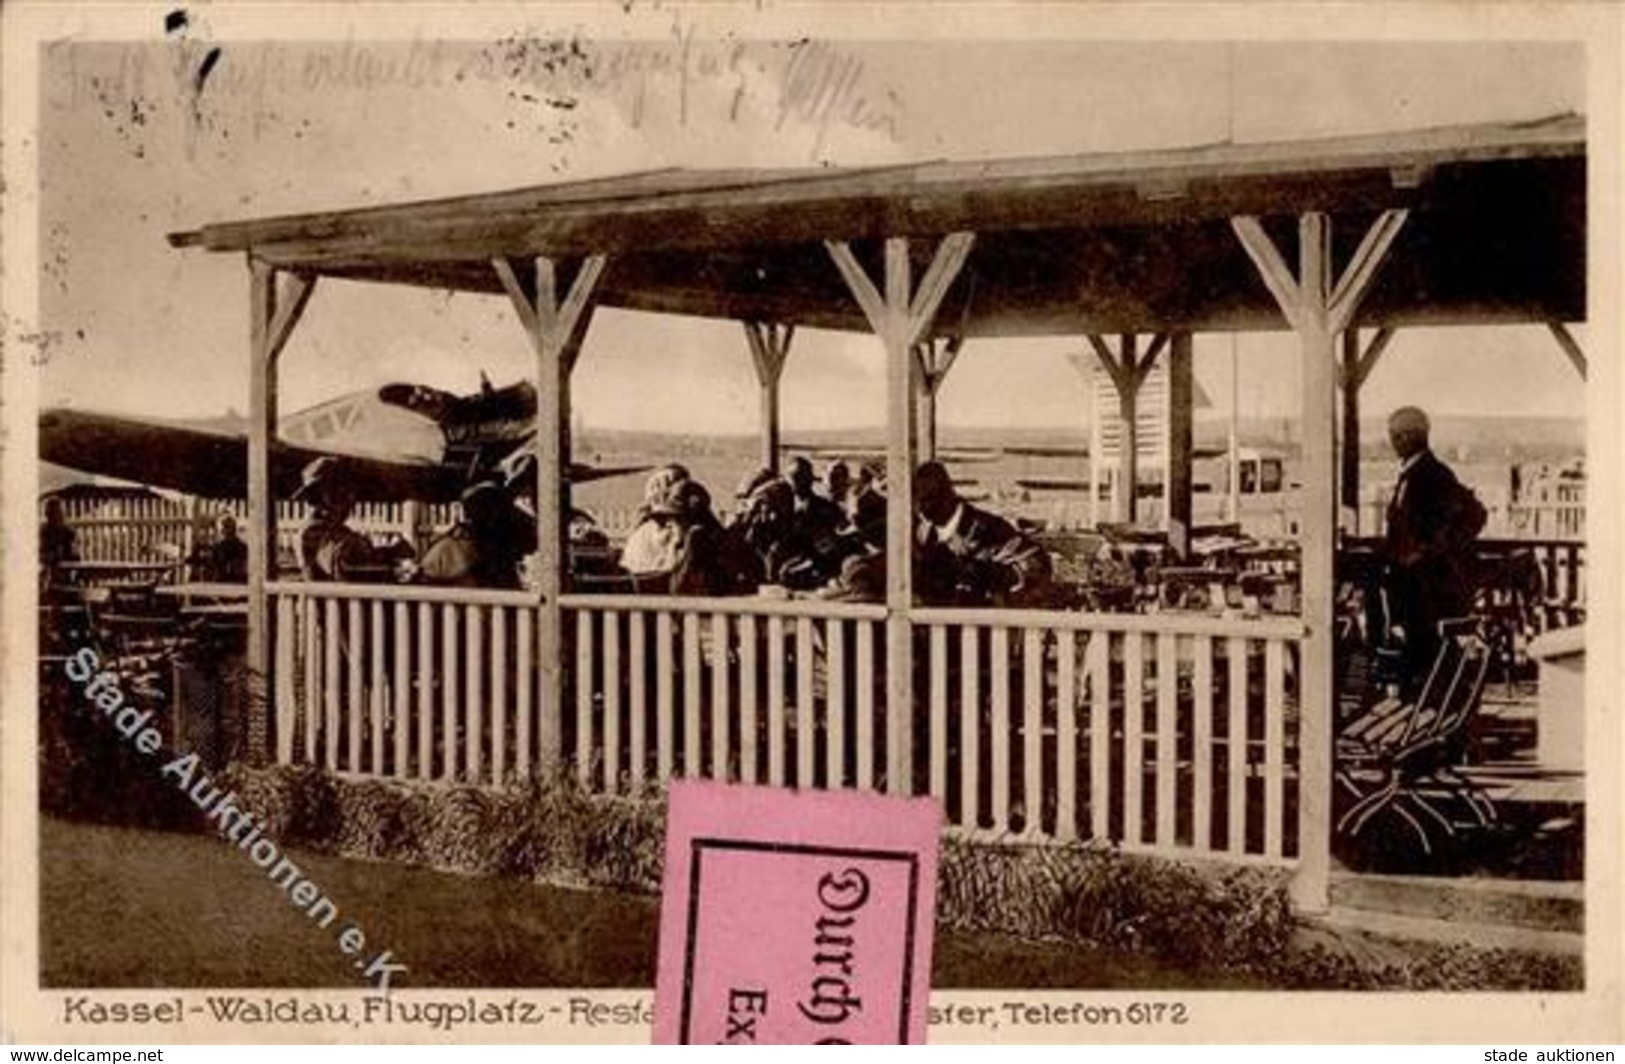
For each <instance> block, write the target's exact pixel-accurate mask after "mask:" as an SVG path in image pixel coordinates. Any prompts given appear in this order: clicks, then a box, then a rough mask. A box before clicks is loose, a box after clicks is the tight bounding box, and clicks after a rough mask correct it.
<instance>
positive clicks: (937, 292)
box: [825, 233, 974, 794]
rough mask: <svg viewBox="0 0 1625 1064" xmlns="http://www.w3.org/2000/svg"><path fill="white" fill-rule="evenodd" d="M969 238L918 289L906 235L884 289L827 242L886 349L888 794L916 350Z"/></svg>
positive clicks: (897, 731) (908, 665) (897, 766)
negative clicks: (876, 285) (878, 287)
mask: <svg viewBox="0 0 1625 1064" xmlns="http://www.w3.org/2000/svg"><path fill="white" fill-rule="evenodd" d="M973 241H974V236H973V234H971V233H951V234H949V235H948V236H947V237H945V238H943V241H942V243H941V244H940V245H939V246H938V247H937V249H936V252H935V253H934V254H933V255H932V258H931V264H930V266H929V267H927V269H926V272H925V276H924V278H922V279H921V281H920V284H919V287H918V289H916V288H915V287H914V286H913V284H912V279H911V276H910V263H909V244H908V240H907V239H906V238H904V237H890V238H888V239H887V240H886V247H885V291H884V294H882V292H881V291H880V290H878V289H877V288H876V287H875V284H874V282H873V281H871V280H870V279H869V274H868V271H866V270H865V269H864V267H863V265H862V264H861V263H860V262H858V260H857V256H855V255H854V254H853V253H852V249H851V248H850V247H849V246H848V245H847V244H846V243H844V242H842V241H829V242H827V243H826V245H825V246H826V247H827V248H828V250H829V254H830V257H831V258H832V259H834V261H835V266H836V268H837V269H838V270H840V272H841V276H842V277H843V278H844V279H845V281H846V284H847V287H848V288H849V289H850V290H851V292H852V296H853V298H854V299H856V300H857V303H858V305H859V306H860V307H861V308H862V309H863V312H864V316H865V317H866V318H868V320H869V324H870V326H871V327H872V328H873V329H874V330H875V333H876V335H878V336H879V337H880V339H881V341H882V342H883V343H884V344H885V346H886V719H887V723H888V727H887V742H886V788H887V790H888V791H889V792H890V793H892V794H910V793H912V792H913V790H914V764H915V757H914V709H915V706H914V639H913V631H912V629H911V622H910V620H909V611H910V609H911V608H912V606H913V604H914V589H913V578H912V570H913V543H914V460H915V455H914V454H913V446H912V443H913V439H912V437H913V428H914V415H915V409H914V400H915V387H916V386H915V384H914V376H915V372H914V371H915V365H916V362H915V353H914V348H915V345H917V344H918V343H919V342H920V341H921V340H922V339H923V338H924V337H925V335H926V333H927V332H928V331H929V329H930V327H931V322H932V321H933V319H934V318H935V317H936V313H937V308H938V307H940V306H941V304H942V298H943V296H945V295H946V294H947V291H948V287H949V286H950V285H951V284H952V283H953V280H954V278H955V277H956V276H957V275H958V274H959V271H960V269H961V267H963V266H964V263H965V259H966V257H967V256H968V255H969V254H970V249H971V244H972V243H973Z"/></svg>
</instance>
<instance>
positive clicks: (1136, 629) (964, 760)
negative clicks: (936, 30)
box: [271, 584, 1302, 862]
mask: <svg viewBox="0 0 1625 1064" xmlns="http://www.w3.org/2000/svg"><path fill="white" fill-rule="evenodd" d="M271 593H272V599H273V602H274V615H275V621H276V635H275V642H274V653H275V658H274V662H275V674H276V677H277V684H276V698H275V705H276V742H277V756H278V759H279V760H280V761H282V762H284V763H301V764H315V765H320V766H322V767H325V768H327V769H329V770H332V771H336V772H344V773H356V774H361V775H367V776H379V777H387V778H395V779H426V780H440V781H461V782H466V783H474V784H479V785H485V786H505V785H511V784H513V783H514V782H516V781H519V780H522V779H524V778H526V777H527V776H528V774H529V773H530V772H531V770H532V768H533V767H534V766H536V765H538V759H539V757H540V756H541V751H542V750H543V749H546V748H547V747H548V743H545V742H544V741H543V738H542V732H543V729H544V727H545V728H549V729H554V728H556V729H557V731H556V733H555V734H552V735H550V736H549V741H550V742H551V743H553V744H556V745H554V746H553V748H554V749H558V750H559V751H560V752H561V754H562V757H563V759H564V761H565V767H566V769H567V771H569V772H571V773H572V774H573V775H574V776H575V778H576V779H577V780H578V781H579V782H580V783H581V784H582V785H583V786H584V787H586V788H587V789H589V790H591V791H593V792H597V793H605V794H616V793H623V792H626V791H628V790H631V789H634V788H637V787H638V786H640V785H641V784H643V783H645V782H646V781H650V780H666V779H670V778H673V777H702V778H707V779H717V780H731V781H739V782H745V783H765V784H770V785H775V786H794V787H800V788H825V789H832V788H857V789H863V790H902V791H904V792H907V793H929V794H932V795H934V796H935V797H937V798H938V799H939V800H940V801H941V802H942V803H943V808H944V810H945V813H946V815H947V819H948V823H949V824H950V826H951V827H952V828H953V829H954V830H956V831H959V832H962V833H965V834H968V835H974V836H988V837H1009V836H1012V835H1015V836H1020V837H1025V838H1032V839H1053V840H1070V839H1079V838H1089V839H1100V840H1110V841H1112V842H1115V843H1119V844H1121V845H1122V846H1123V847H1124V848H1126V849H1136V850H1156V851H1165V852H1170V853H1184V854H1188V855H1191V854H1197V855H1199V854H1207V855H1222V856H1224V857H1226V858H1229V859H1239V860H1247V861H1251V860H1262V861H1269V862H1290V861H1292V860H1293V859H1295V857H1296V854H1297V846H1298V829H1297V809H1298V795H1297V787H1298V743H1297V730H1298V729H1297V713H1298V702H1299V700H1298V684H1297V675H1298V673H1297V667H1296V660H1297V653H1298V651H1297V646H1298V642H1299V640H1300V639H1301V636H1302V629H1301V626H1300V625H1299V624H1298V623H1297V622H1296V621H1293V620H1290V619H1285V620H1240V621H1229V620H1225V621H1220V620H1216V619H1207V618H1202V617H1195V616H1184V615H1170V616H1155V617H1152V616H1134V615H1116V614H1060V613H1048V612H1045V613H1039V612H995V611H966V610H923V609H922V610H916V611H915V612H914V615H913V617H912V618H911V620H912V625H913V628H914V632H915V646H916V658H915V670H916V705H915V706H914V707H910V709H909V710H908V712H909V713H912V718H911V719H912V720H913V721H914V722H915V725H914V727H913V728H912V729H906V728H904V727H903V726H902V725H903V723H904V720H905V718H904V717H903V716H902V715H901V714H898V713H888V712H887V706H886V668H887V663H886V661H885V654H884V647H885V640H884V626H885V611H884V609H883V608H881V607H879V606H870V605H856V604H836V603H823V602H785V601H777V600H770V599H689V598H659V597H653V598H651V597H637V596H596V595H568V596H565V598H564V600H563V603H562V605H563V608H564V614H565V633H566V648H565V651H564V655H563V664H564V667H565V669H566V673H567V684H566V701H565V704H564V710H563V712H562V713H561V714H560V717H559V719H558V720H556V721H543V720H542V719H540V716H539V713H538V707H539V698H538V690H537V687H536V684H537V675H538V673H537V668H536V665H537V661H536V658H535V653H534V647H535V617H534V612H533V611H534V610H535V606H534V602H533V600H532V599H531V598H530V597H529V596H527V595H526V594H524V593H516V592H470V591H466V590H436V589H426V588H410V587H406V588H402V587H355V586H339V585H303V584H273V585H272V588H271ZM909 731H912V740H911V745H910V746H909V748H908V749H907V750H903V749H901V747H900V745H899V744H900V743H903V742H905V741H907V740H905V739H904V736H905V734H907V733H908V732H909ZM893 764H895V765H900V766H905V767H904V768H903V769H902V771H905V772H907V773H908V776H909V778H908V779H906V780H903V781H897V782H900V784H901V786H900V787H899V786H895V785H894V781H892V780H890V779H888V776H887V772H888V770H887V766H888V765H893Z"/></svg>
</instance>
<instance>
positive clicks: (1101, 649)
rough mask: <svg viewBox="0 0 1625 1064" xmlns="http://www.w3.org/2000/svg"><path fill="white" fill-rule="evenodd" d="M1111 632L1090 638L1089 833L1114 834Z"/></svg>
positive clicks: (1101, 837)
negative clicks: (1112, 808) (1112, 802)
mask: <svg viewBox="0 0 1625 1064" xmlns="http://www.w3.org/2000/svg"><path fill="white" fill-rule="evenodd" d="M1114 638H1117V637H1116V636H1114V635H1113V633H1111V632H1095V633H1094V634H1092V635H1091V636H1090V637H1089V649H1088V650H1087V652H1086V653H1087V655H1088V658H1087V661H1086V662H1085V667H1086V672H1085V682H1086V683H1088V685H1089V834H1090V837H1091V838H1094V839H1096V840H1100V841H1104V840H1105V839H1109V838H1110V837H1111V821H1110V819H1109V818H1110V816H1111V807H1112V804H1111V753H1112V717H1111V712H1112V710H1111V705H1112V702H1111V668H1110V666H1111V641H1112V640H1113V639H1114Z"/></svg>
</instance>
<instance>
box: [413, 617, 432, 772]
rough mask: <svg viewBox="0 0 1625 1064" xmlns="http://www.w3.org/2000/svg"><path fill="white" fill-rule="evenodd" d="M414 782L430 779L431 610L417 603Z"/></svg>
mask: <svg viewBox="0 0 1625 1064" xmlns="http://www.w3.org/2000/svg"><path fill="white" fill-rule="evenodd" d="M417 614H418V618H417V619H418V662H417V664H418V779H423V780H426V779H432V778H434V687H435V684H434V680H435V667H434V666H435V659H434V607H433V606H431V605H429V604H428V603H427V602H420V603H418V608H417Z"/></svg>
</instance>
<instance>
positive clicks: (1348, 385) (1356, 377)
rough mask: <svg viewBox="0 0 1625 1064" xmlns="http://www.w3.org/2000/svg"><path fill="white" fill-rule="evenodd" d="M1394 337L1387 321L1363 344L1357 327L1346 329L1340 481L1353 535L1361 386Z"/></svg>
mask: <svg viewBox="0 0 1625 1064" xmlns="http://www.w3.org/2000/svg"><path fill="white" fill-rule="evenodd" d="M1393 337H1394V330H1393V328H1392V327H1390V326H1387V325H1384V326H1383V327H1382V328H1380V329H1378V330H1377V332H1376V335H1375V336H1373V337H1372V338H1371V342H1370V343H1369V344H1367V345H1365V347H1364V348H1362V347H1361V346H1360V330H1359V329H1358V328H1355V327H1353V326H1350V327H1349V328H1347V329H1344V330H1343V362H1342V366H1341V367H1340V372H1339V374H1338V383H1339V384H1340V385H1341V386H1342V389H1343V443H1342V462H1341V468H1340V470H1339V476H1338V482H1339V484H1340V485H1341V491H1342V495H1341V498H1342V505H1343V508H1344V510H1346V511H1349V512H1351V513H1352V517H1351V524H1350V526H1349V532H1350V533H1351V534H1354V535H1359V534H1360V389H1361V388H1363V387H1365V382H1366V378H1368V377H1369V376H1371V371H1372V370H1373V369H1375V368H1376V365H1377V360H1378V359H1379V358H1381V357H1382V353H1383V351H1384V350H1385V349H1386V348H1387V347H1388V341H1390V340H1392V339H1393Z"/></svg>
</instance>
